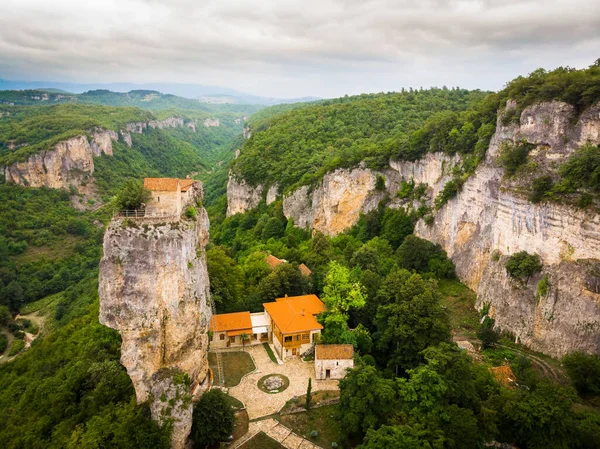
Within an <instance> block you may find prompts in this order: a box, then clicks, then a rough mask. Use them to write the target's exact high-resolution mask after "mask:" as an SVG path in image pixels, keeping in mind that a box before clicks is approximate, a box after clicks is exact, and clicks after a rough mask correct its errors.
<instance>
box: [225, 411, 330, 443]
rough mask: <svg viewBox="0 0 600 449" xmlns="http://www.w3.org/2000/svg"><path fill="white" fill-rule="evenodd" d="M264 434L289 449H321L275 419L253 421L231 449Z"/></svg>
mask: <svg viewBox="0 0 600 449" xmlns="http://www.w3.org/2000/svg"><path fill="white" fill-rule="evenodd" d="M259 432H264V433H265V434H267V435H268V436H270V437H271V438H273V439H274V440H275V441H277V442H278V443H280V444H281V445H282V446H284V447H286V448H287V449H320V448H321V446H317V445H316V444H314V443H312V442H310V441H308V440H307V439H306V438H303V437H301V436H300V435H298V434H297V433H294V432H292V431H291V430H290V429H288V428H287V427H286V426H284V425H283V424H281V423H280V422H279V421H276V420H274V419H273V418H267V419H263V420H260V421H253V422H251V423H250V424H249V425H248V433H247V434H246V435H244V436H243V437H242V438H240V439H239V440H237V441H235V442H234V443H232V444H231V446H229V447H230V449H236V448H238V447H240V446H241V445H243V444H244V443H245V442H247V441H248V440H250V439H251V438H253V437H254V436H255V435H256V434H257V433H259Z"/></svg>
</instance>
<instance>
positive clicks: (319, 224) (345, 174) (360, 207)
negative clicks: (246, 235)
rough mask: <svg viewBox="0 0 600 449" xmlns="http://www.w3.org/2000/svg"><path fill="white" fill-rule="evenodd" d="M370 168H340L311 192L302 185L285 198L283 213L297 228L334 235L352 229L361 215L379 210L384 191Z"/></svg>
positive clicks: (327, 176) (326, 176)
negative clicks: (377, 183) (377, 188)
mask: <svg viewBox="0 0 600 449" xmlns="http://www.w3.org/2000/svg"><path fill="white" fill-rule="evenodd" d="M375 182H376V176H375V174H374V172H372V171H371V170H368V169H363V168H357V169H354V170H346V169H338V170H335V171H334V172H332V173H328V174H327V175H325V177H324V178H323V181H322V182H321V183H320V185H319V186H318V188H316V189H314V190H313V191H312V192H311V191H310V188H309V187H308V186H303V187H301V188H299V189H297V190H295V191H294V192H292V193H291V194H290V195H286V196H285V198H284V199H283V213H284V214H285V216H286V217H288V218H290V217H292V218H294V225H296V226H299V227H302V228H306V227H308V228H311V229H314V230H316V231H321V232H322V233H324V234H328V235H334V234H337V233H338V232H342V231H343V230H345V229H347V228H349V227H351V226H352V225H353V224H354V223H356V221H357V220H358V218H359V215H360V213H361V212H368V211H369V210H372V209H373V208H375V207H377V204H378V203H379V201H380V200H381V199H382V198H383V195H384V194H383V192H378V191H376V190H375Z"/></svg>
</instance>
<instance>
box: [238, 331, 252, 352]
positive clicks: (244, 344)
mask: <svg viewBox="0 0 600 449" xmlns="http://www.w3.org/2000/svg"><path fill="white" fill-rule="evenodd" d="M240 340H241V341H242V348H244V347H245V346H246V342H247V341H248V340H250V337H249V336H248V334H247V333H245V332H244V333H242V334H240Z"/></svg>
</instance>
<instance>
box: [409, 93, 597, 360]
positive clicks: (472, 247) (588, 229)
mask: <svg viewBox="0 0 600 449" xmlns="http://www.w3.org/2000/svg"><path fill="white" fill-rule="evenodd" d="M572 113H573V110H572V108H571V107H570V106H568V105H566V104H564V103H558V102H554V103H543V104H539V105H535V106H532V107H529V108H526V109H525V110H524V111H523V113H522V114H521V119H520V125H509V126H503V125H502V123H501V122H500V120H499V121H498V126H497V132H496V135H495V136H494V137H493V139H492V142H491V144H490V148H489V150H488V153H487V156H486V160H485V162H484V163H483V164H482V165H481V166H480V167H479V168H478V169H477V172H476V174H475V176H472V177H471V178H470V179H469V180H468V181H467V182H466V183H465V185H464V187H463V189H462V191H461V192H460V193H459V195H458V196H457V197H456V198H454V199H452V200H450V201H449V202H448V203H447V204H446V205H445V206H444V207H442V208H441V209H440V211H439V212H438V213H437V215H436V216H435V220H434V223H433V225H431V226H427V225H426V224H425V223H424V222H422V221H420V222H419V223H418V224H417V227H416V231H415V232H416V233H417V235H419V236H421V237H423V238H426V239H429V240H432V241H434V242H436V243H439V244H441V245H442V246H443V247H444V249H445V250H446V251H447V252H448V255H449V256H450V257H451V258H452V260H453V261H454V263H455V265H456V271H457V274H458V276H459V278H460V279H461V280H462V281H463V282H465V283H466V284H467V285H468V286H469V287H471V288H472V289H474V290H476V291H477V293H478V300H477V306H478V307H479V308H481V307H483V306H484V305H485V304H488V303H489V304H490V311H491V314H492V315H493V316H494V318H495V319H496V324H497V325H498V326H499V327H500V328H502V329H504V330H508V331H511V332H512V333H514V334H515V335H516V337H517V338H519V339H520V340H521V341H522V342H523V343H525V344H527V345H528V346H531V347H532V348H534V349H536V350H540V351H544V352H546V353H549V354H552V355H556V356H560V355H563V354H565V353H567V352H570V351H574V350H577V349H580V350H585V351H588V352H594V353H600V295H598V294H597V293H593V292H592V291H590V290H588V289H586V288H585V285H584V280H585V279H586V271H585V270H586V269H587V268H586V267H589V264H590V263H592V261H593V260H595V259H598V258H599V256H600V216H599V215H598V214H596V213H593V212H586V211H580V210H576V209H573V208H570V207H568V206H565V205H560V204H554V203H546V204H532V203H530V202H529V201H528V200H527V199H526V198H523V196H522V194H519V192H518V190H516V189H511V187H513V184H512V183H513V181H509V180H505V179H504V178H503V176H504V171H503V169H502V168H500V167H499V166H498V163H497V156H498V153H499V148H500V145H501V143H502V142H503V141H505V140H510V141H513V142H517V141H519V140H521V139H525V140H526V141H527V142H530V143H533V144H537V145H539V146H540V147H542V148H543V150H539V151H538V150H535V151H538V153H537V155H536V156H535V157H539V158H541V160H540V162H543V159H547V160H549V161H554V160H557V159H565V158H566V157H568V155H569V154H571V153H572V151H573V150H574V149H575V148H577V146H578V145H579V144H580V143H583V142H584V141H587V140H590V141H591V142H592V143H595V144H597V143H598V140H597V139H598V130H600V114H599V113H598V107H597V106H596V107H595V108H592V109H591V110H590V111H588V112H587V113H586V114H584V115H583V116H582V117H581V118H580V120H579V122H578V123H577V124H576V125H575V126H571V125H570V121H571V114H572ZM563 136H566V137H563ZM582 136H583V137H582ZM532 153H534V152H532ZM522 250H524V251H527V252H528V253H538V254H539V255H540V257H541V259H542V262H543V263H544V270H543V274H546V275H548V276H549V281H550V285H551V286H552V288H551V293H550V294H549V295H548V296H547V297H545V298H541V300H540V301H539V304H538V303H537V300H536V288H537V281H539V279H540V277H538V278H537V279H532V280H530V281H529V285H528V286H527V287H522V286H520V285H519V284H518V283H516V282H515V281H514V280H512V279H510V278H509V276H508V274H507V273H506V270H505V269H504V262H503V261H504V260H505V258H501V261H500V262H493V261H492V257H491V254H492V252H494V251H497V252H498V253H499V254H503V255H507V256H508V255H510V254H514V253H515V252H518V251H522Z"/></svg>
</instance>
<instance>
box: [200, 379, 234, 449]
mask: <svg viewBox="0 0 600 449" xmlns="http://www.w3.org/2000/svg"><path fill="white" fill-rule="evenodd" d="M234 425H235V413H234V411H233V408H232V407H231V405H230V404H229V400H228V399H227V395H226V394H225V393H223V392H222V391H221V390H218V389H213V390H210V391H208V392H206V393H204V394H203V395H202V397H200V400H199V401H198V403H197V404H196V406H195V407H194V413H193V420H192V433H191V438H192V439H193V440H194V443H195V444H194V447H195V448H205V447H208V446H211V445H213V444H216V443H219V442H220V441H225V440H227V439H228V438H229V436H230V435H231V434H232V432H233V427H234Z"/></svg>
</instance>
